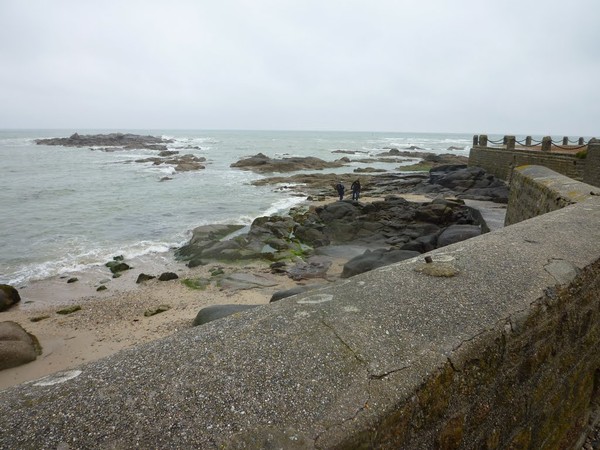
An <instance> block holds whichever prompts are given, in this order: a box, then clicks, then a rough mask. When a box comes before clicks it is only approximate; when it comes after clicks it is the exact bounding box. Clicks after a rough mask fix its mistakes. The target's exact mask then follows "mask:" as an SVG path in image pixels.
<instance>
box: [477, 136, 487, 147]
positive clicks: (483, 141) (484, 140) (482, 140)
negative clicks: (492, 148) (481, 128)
mask: <svg viewBox="0 0 600 450" xmlns="http://www.w3.org/2000/svg"><path fill="white" fill-rule="evenodd" d="M479 145H480V146H481V147H487V145H488V137H487V134H481V135H479Z"/></svg>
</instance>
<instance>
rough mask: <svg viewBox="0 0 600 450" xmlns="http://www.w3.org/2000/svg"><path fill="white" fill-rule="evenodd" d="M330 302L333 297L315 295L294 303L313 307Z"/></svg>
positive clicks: (329, 295)
mask: <svg viewBox="0 0 600 450" xmlns="http://www.w3.org/2000/svg"><path fill="white" fill-rule="evenodd" d="M331 300H333V295H331V294H316V295H311V296H309V297H306V298H303V299H302V300H298V301H297V302H296V303H298V304H309V305H314V304H317V303H325V302H330V301H331Z"/></svg>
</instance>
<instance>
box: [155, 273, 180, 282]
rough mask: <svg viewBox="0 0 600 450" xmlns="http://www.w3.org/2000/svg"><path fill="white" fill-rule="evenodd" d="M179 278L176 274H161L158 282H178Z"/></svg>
mask: <svg viewBox="0 0 600 450" xmlns="http://www.w3.org/2000/svg"><path fill="white" fill-rule="evenodd" d="M177 278H179V276H178V275H177V274H176V273H173V272H164V273H161V274H160V276H159V277H158V281H171V280H176V279H177Z"/></svg>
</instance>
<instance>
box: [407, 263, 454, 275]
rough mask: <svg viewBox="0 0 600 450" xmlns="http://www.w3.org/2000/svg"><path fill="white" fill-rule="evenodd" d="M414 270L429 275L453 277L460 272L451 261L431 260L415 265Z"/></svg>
mask: <svg viewBox="0 0 600 450" xmlns="http://www.w3.org/2000/svg"><path fill="white" fill-rule="evenodd" d="M415 272H419V273H424V274H425V275H429V276H431V277H453V276H456V275H458V274H459V273H460V271H459V270H458V269H457V268H456V267H454V266H453V265H452V264H451V263H447V262H440V261H433V262H431V263H429V264H427V263H426V264H421V265H419V266H417V267H415Z"/></svg>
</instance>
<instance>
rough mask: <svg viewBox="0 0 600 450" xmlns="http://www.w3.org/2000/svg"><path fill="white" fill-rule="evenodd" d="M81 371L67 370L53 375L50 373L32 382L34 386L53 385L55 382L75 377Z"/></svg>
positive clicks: (58, 382) (62, 381)
mask: <svg viewBox="0 0 600 450" xmlns="http://www.w3.org/2000/svg"><path fill="white" fill-rule="evenodd" d="M82 373H83V371H81V370H68V371H66V372H60V373H57V374H54V375H50V376H47V377H44V378H42V379H41V380H40V381H38V382H37V383H34V384H33V385H34V386H53V385H55V384H60V383H64V382H65V381H69V380H72V379H73V378H77V377H78V376H79V375H81V374H82Z"/></svg>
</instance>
